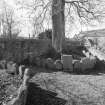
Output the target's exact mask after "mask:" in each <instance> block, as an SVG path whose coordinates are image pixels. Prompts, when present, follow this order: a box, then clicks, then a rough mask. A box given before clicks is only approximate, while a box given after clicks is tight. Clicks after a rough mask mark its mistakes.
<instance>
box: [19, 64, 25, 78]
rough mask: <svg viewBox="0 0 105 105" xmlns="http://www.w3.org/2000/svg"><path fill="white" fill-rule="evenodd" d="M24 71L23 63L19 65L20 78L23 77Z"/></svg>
mask: <svg viewBox="0 0 105 105" xmlns="http://www.w3.org/2000/svg"><path fill="white" fill-rule="evenodd" d="M24 71H25V65H20V66H19V75H20V77H21V78H23V75H24Z"/></svg>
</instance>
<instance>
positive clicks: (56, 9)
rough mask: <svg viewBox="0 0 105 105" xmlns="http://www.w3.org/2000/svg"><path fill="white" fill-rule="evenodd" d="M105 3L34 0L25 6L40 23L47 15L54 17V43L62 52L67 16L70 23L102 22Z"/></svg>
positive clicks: (91, 0)
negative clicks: (77, 21)
mask: <svg viewBox="0 0 105 105" xmlns="http://www.w3.org/2000/svg"><path fill="white" fill-rule="evenodd" d="M104 5H105V1H104V0H40V1H39V0H32V3H31V4H25V5H24V8H27V9H28V10H29V12H30V11H31V12H30V14H31V15H32V14H34V15H35V16H36V21H38V22H39V24H42V25H43V23H44V20H46V18H47V17H49V19H52V29H53V37H52V43H53V46H54V48H55V49H56V50H57V51H59V52H61V51H62V42H64V41H63V40H64V37H65V21H66V18H67V17H68V18H69V21H68V23H70V24H73V23H74V21H76V20H79V22H80V24H86V25H92V24H91V23H95V22H96V21H99V22H100V21H101V20H102V18H103V17H104V15H105V12H104V11H105V6H104ZM65 7H66V8H65ZM47 13H48V14H49V15H48V14H47ZM46 14H47V15H46ZM31 15H30V16H31ZM65 17H66V18H65ZM74 18H76V20H75V19H74ZM36 25H37V24H36ZM71 29H72V27H71Z"/></svg>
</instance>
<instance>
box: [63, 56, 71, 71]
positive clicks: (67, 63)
mask: <svg viewBox="0 0 105 105" xmlns="http://www.w3.org/2000/svg"><path fill="white" fill-rule="evenodd" d="M72 59H73V58H72V55H62V56H61V60H62V64H63V69H64V70H69V71H73V64H72Z"/></svg>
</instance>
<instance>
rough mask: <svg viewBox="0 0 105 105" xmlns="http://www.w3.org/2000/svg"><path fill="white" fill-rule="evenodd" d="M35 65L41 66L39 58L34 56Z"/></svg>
mask: <svg viewBox="0 0 105 105" xmlns="http://www.w3.org/2000/svg"><path fill="white" fill-rule="evenodd" d="M36 65H37V66H39V67H40V66H41V60H40V58H39V57H37V58H36Z"/></svg>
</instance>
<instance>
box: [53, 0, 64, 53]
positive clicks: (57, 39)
mask: <svg viewBox="0 0 105 105" xmlns="http://www.w3.org/2000/svg"><path fill="white" fill-rule="evenodd" d="M64 1H65V0H53V1H52V29H53V32H52V45H53V47H54V48H55V49H56V51H58V52H62V42H63V41H64V37H65V18H64V8H65V2H64Z"/></svg>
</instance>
